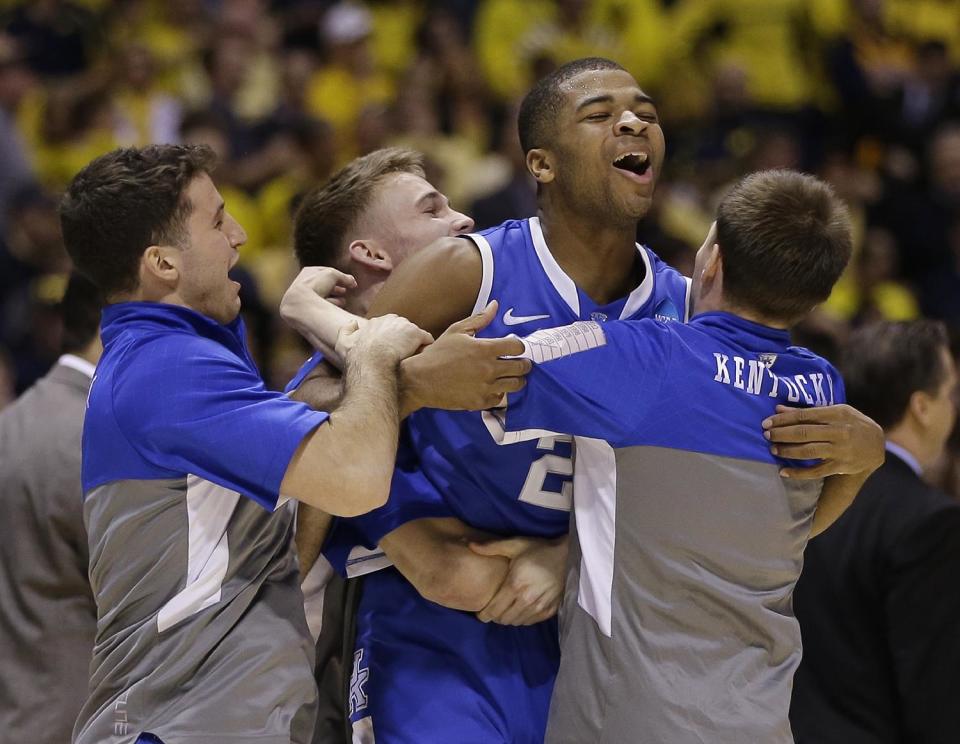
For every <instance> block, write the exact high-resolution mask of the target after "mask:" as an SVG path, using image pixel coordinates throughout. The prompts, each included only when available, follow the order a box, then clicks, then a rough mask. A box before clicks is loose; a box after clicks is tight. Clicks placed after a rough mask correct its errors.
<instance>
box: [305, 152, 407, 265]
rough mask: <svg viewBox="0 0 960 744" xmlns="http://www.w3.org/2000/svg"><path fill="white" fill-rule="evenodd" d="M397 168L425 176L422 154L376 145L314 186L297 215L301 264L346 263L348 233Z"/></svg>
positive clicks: (398, 170) (397, 171)
mask: <svg viewBox="0 0 960 744" xmlns="http://www.w3.org/2000/svg"><path fill="white" fill-rule="evenodd" d="M394 173H410V174H413V175H415V176H419V177H420V178H424V177H425V173H424V170H423V155H421V154H420V153H419V152H416V151H415V150H409V149H407V148H404V147H387V148H384V149H381V150H374V151H373V152H371V153H369V154H368V155H364V156H363V157H359V158H356V159H355V160H353V161H351V162H350V163H349V164H348V165H346V166H345V167H344V168H342V169H341V170H339V171H338V172H337V173H336V174H334V176H333V178H331V179H330V180H329V181H328V182H327V183H326V184H325V185H323V186H320V187H317V188H314V189H312V190H311V191H309V192H308V193H307V194H306V196H304V197H303V200H302V201H301V202H300V206H299V207H298V209H297V213H296V215H295V216H294V220H293V250H294V253H296V255H297V260H298V261H299V262H300V266H301V267H303V266H333V267H335V268H338V269H345V268H346V264H347V250H346V249H347V240H346V236H347V234H348V233H349V232H350V231H351V230H352V229H354V228H355V227H356V226H357V223H358V222H359V221H360V219H361V218H362V217H363V215H364V212H365V211H366V210H367V208H368V207H369V206H370V203H371V201H372V200H373V196H374V193H375V192H376V189H377V186H379V185H380V184H381V183H382V182H383V180H384V179H385V178H386V177H387V176H390V175H392V174H394Z"/></svg>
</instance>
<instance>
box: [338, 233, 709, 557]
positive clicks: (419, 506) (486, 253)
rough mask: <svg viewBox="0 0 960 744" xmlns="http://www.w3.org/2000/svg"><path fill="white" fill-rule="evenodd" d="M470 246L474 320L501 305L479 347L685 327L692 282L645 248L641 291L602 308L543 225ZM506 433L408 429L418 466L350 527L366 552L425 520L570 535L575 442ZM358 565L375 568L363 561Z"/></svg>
mask: <svg viewBox="0 0 960 744" xmlns="http://www.w3.org/2000/svg"><path fill="white" fill-rule="evenodd" d="M469 238H470V239H471V240H472V241H473V242H474V243H475V244H476V246H477V249H478V250H479V251H480V255H481V257H482V261H483V275H482V282H481V287H480V292H479V295H478V297H477V301H476V304H475V307H474V312H480V311H481V310H482V309H483V308H484V307H486V305H487V303H488V302H489V301H490V300H494V299H495V300H497V301H498V302H499V305H500V307H499V311H498V314H497V317H496V318H495V319H494V320H493V322H492V323H491V324H490V325H489V326H487V327H486V328H484V329H483V330H482V331H480V332H479V333H478V334H477V335H478V336H480V337H485V338H499V337H503V336H508V335H511V334H516V335H520V336H526V335H528V334H530V333H533V332H534V331H536V330H538V329H541V328H552V327H556V326H563V325H567V324H570V323H573V322H576V321H578V320H594V321H597V322H600V323H603V322H605V321H607V320H621V319H637V318H658V319H660V320H662V321H678V322H681V323H682V322H684V321H685V320H686V317H687V312H688V299H689V284H690V282H689V280H688V279H686V278H684V277H683V276H682V275H681V274H680V273H679V272H677V271H676V270H675V269H673V268H671V267H670V266H668V265H667V264H665V263H664V262H663V261H661V260H660V259H659V258H658V257H657V256H656V254H654V253H653V251H651V250H650V249H649V248H646V247H645V246H640V245H638V246H637V254H638V259H637V260H639V261H642V262H643V267H644V273H643V280H642V281H641V283H640V285H639V286H638V287H637V288H636V289H634V290H633V291H632V292H631V293H630V294H629V295H627V296H626V297H622V298H620V299H618V300H615V301H614V302H611V303H609V304H607V305H597V304H596V303H595V302H593V300H591V299H590V298H589V297H588V296H587V295H586V294H585V293H584V292H583V291H582V290H580V289H579V288H578V287H577V286H576V285H575V284H574V282H573V280H572V279H571V278H570V277H569V276H567V275H566V274H565V273H564V272H563V270H562V269H561V268H560V266H559V265H558V264H557V262H556V260H555V259H554V258H553V256H552V255H551V254H550V251H549V249H548V248H547V244H546V242H545V240H544V236H543V232H542V230H541V227H540V222H539V220H538V219H537V218H535V217H534V218H531V219H528V220H509V221H507V222H504V223H503V224H502V225H500V226H498V227H494V228H491V229H489V230H485V231H483V232H481V233H478V234H473V235H470V236H469ZM498 426H499V424H498V423H497V419H496V418H495V417H494V416H492V415H491V414H490V413H488V412H477V411H467V412H464V411H441V410H435V409H424V410H421V411H418V412H416V413H414V414H413V415H412V416H410V417H409V418H408V420H407V436H406V437H405V441H404V442H402V443H401V452H400V459H401V461H406V462H408V463H415V466H409V467H406V468H398V471H397V473H396V475H395V476H394V481H393V487H392V490H391V495H390V503H389V504H388V505H387V506H386V507H384V508H383V509H380V510H376V511H374V512H372V513H370V514H368V515H364V516H363V517H360V518H358V519H356V520H344V521H346V522H350V523H352V524H353V525H354V526H355V527H356V528H357V529H358V530H359V532H360V533H361V534H362V535H363V536H364V539H363V541H362V542H363V544H364V545H365V546H366V547H367V548H374V547H375V546H376V543H377V542H378V541H379V539H380V538H381V537H382V536H383V535H384V534H387V533H388V532H390V531H391V530H392V529H394V528H396V527H397V526H399V525H400V524H402V523H403V522H404V521H408V520H409V519H416V518H421V517H424V516H453V517H457V518H459V519H461V520H462V521H464V522H466V523H467V524H469V525H471V526H473V527H476V528H478V529H482V530H486V531H489V532H493V533H497V534H502V535H530V536H537V537H556V536H558V535H562V534H565V533H566V532H567V529H568V521H569V516H570V515H569V512H570V508H571V492H572V475H573V464H572V459H571V458H572V451H571V447H572V445H571V439H570V437H566V436H545V437H543V438H541V439H539V440H537V441H532V442H521V443H517V444H510V445H498V444H497V443H496V441H495V435H496V433H497V432H496V428H497V427H498ZM438 495H439V496H438ZM408 509H409V514H408V511H407V510H408ZM348 534H349V537H347V535H348ZM355 537H356V533H355V532H354V531H353V530H350V529H344V530H343V532H340V530H339V529H338V530H337V531H336V532H335V534H334V535H333V536H332V538H331V540H330V543H329V545H328V550H329V555H328V557H329V558H330V560H331V563H333V564H334V565H335V566H338V565H342V562H343V560H344V559H345V558H346V553H347V552H349V549H348V548H347V546H346V545H345V544H344V542H345V541H347V542H348V541H349V540H351V539H354V538H355ZM354 544H356V543H354ZM345 548H347V549H346V550H345ZM360 557H362V558H363V560H364V561H365V562H368V561H369V556H368V555H367V554H366V553H364V552H363V551H361V556H360ZM377 567H379V565H378V566H377ZM348 568H349V566H348ZM363 572H364V571H362V570H361V571H358V573H363Z"/></svg>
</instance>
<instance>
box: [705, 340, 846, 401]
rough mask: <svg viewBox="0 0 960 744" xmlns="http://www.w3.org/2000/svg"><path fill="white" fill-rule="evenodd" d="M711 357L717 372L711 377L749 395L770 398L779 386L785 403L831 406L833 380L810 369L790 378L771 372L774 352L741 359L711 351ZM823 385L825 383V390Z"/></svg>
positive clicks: (775, 356)
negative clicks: (806, 372) (809, 371)
mask: <svg viewBox="0 0 960 744" xmlns="http://www.w3.org/2000/svg"><path fill="white" fill-rule="evenodd" d="M713 357H714V359H716V361H717V374H716V375H715V376H714V378H713V379H714V381H716V382H722V383H723V384H724V385H733V387H735V388H737V390H743V391H745V392H747V393H750V394H751V395H763V394H766V395H768V396H769V397H771V398H776V397H778V396H779V395H780V394H781V393H780V386H781V385H782V386H783V387H784V388H785V390H786V396H787V402H788V403H800V402H801V401H803V402H804V403H806V404H807V405H808V406H832V405H833V380H831V379H830V378H829V377H825V376H824V375H822V374H820V373H819V372H812V373H810V375H809V376H808V375H805V374H797V375H794V376H793V377H784V376H782V375H777V374H774V372H773V365H774V364H775V363H776V359H777V355H776V354H760V355H759V356H758V358H756V359H744V358H743V357H740V356H736V355H734V356H732V357H731V356H730V355H728V354H723V353H721V352H719V351H715V352H713ZM824 384H826V386H827V389H826V391H824Z"/></svg>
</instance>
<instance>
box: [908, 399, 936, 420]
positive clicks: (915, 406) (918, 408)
mask: <svg viewBox="0 0 960 744" xmlns="http://www.w3.org/2000/svg"><path fill="white" fill-rule="evenodd" d="M934 405H936V404H935V403H934V400H933V398H932V397H931V395H930V393H928V392H926V391H924V390H915V391H913V393H912V394H911V395H910V400H909V402H908V403H907V412H908V413H909V414H910V415H911V416H913V418H914V419H916V421H917V422H918V423H919V424H920V425H921V426H923V427H924V428H926V427H927V426H928V425H929V423H930V415H931V413H932V412H933V406H934Z"/></svg>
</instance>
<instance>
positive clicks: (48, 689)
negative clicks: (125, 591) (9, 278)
mask: <svg viewBox="0 0 960 744" xmlns="http://www.w3.org/2000/svg"><path fill="white" fill-rule="evenodd" d="M101 306H102V303H101V300H100V295H99V292H97V290H96V289H94V287H93V285H91V284H89V283H88V282H87V281H86V280H84V279H81V278H80V277H78V276H75V277H72V278H71V280H70V282H69V284H68V285H67V290H66V293H65V294H64V298H63V302H62V303H61V309H62V311H63V327H64V336H63V344H62V346H63V355H62V356H61V357H60V359H59V360H58V361H57V363H56V364H55V365H54V366H53V369H51V370H50V372H49V373H47V375H46V376H45V377H43V378H42V379H41V380H39V381H38V382H37V383H36V384H35V385H34V386H33V387H32V388H30V389H29V390H27V391H26V392H25V393H24V394H23V395H22V396H21V397H20V398H19V399H18V400H17V401H16V402H14V403H13V404H12V405H10V406H9V407H8V408H5V409H4V410H3V412H2V413H0V474H2V475H0V510H2V514H3V518H2V520H0V659H3V663H2V664H0V740H2V741H5V742H15V741H16V742H20V741H22V742H27V741H31V742H66V741H70V732H71V731H72V730H73V724H74V721H75V720H76V718H77V713H78V711H79V710H80V705H81V704H82V703H83V701H84V700H85V699H86V696H87V680H88V676H89V666H90V657H91V652H92V649H93V636H94V633H95V631H96V623H97V608H96V605H95V604H94V600H93V594H92V592H91V590H90V584H89V582H88V579H87V562H88V559H87V557H88V550H87V535H86V532H85V530H84V528H83V504H82V499H81V495H82V494H81V489H80V432H81V429H82V428H83V415H84V407H85V404H86V398H87V391H88V390H89V388H90V380H91V378H92V377H93V374H94V366H95V364H96V362H97V359H98V358H99V356H100V352H101V350H102V347H101V346H100V336H99V333H98V328H99V324H100V309H101Z"/></svg>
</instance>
